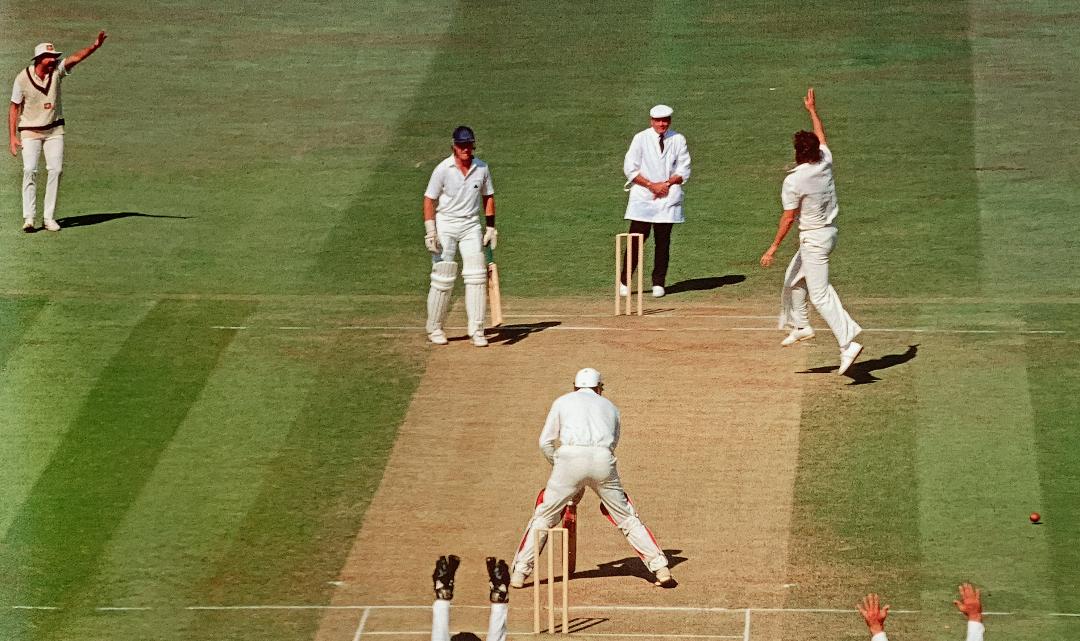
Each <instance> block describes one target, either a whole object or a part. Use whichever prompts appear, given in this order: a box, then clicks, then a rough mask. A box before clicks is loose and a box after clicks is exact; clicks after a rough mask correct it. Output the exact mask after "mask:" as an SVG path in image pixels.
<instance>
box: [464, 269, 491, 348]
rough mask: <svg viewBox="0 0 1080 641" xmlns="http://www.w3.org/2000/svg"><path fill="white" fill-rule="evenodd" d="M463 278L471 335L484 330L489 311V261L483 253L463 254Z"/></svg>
mask: <svg viewBox="0 0 1080 641" xmlns="http://www.w3.org/2000/svg"><path fill="white" fill-rule="evenodd" d="M461 260H462V263H463V265H462V268H461V279H462V280H464V281H465V312H466V314H468V316H469V336H472V335H473V334H475V333H476V332H482V331H484V313H485V312H486V311H487V261H486V260H484V255H483V254H470V255H468V256H462V258H461Z"/></svg>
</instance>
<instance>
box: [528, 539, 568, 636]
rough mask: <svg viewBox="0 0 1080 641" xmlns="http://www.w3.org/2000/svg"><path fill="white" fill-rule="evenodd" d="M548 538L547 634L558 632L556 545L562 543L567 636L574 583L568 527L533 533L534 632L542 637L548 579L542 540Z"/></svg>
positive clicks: (564, 626)
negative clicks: (542, 591) (543, 592)
mask: <svg viewBox="0 0 1080 641" xmlns="http://www.w3.org/2000/svg"><path fill="white" fill-rule="evenodd" d="M541 536H546V537H547V539H548V544H547V546H545V547H544V548H543V549H546V550H547V611H548V616H547V620H548V624H547V631H548V633H549V634H553V633H554V632H555V609H556V602H555V547H556V545H555V543H556V540H558V542H559V545H558V547H559V550H560V552H561V554H560V556H561V557H562V572H561V576H562V608H561V610H562V630H561V632H562V633H563V634H569V633H570V613H569V603H568V600H569V584H570V574H569V570H570V559H569V553H570V536H569V533H568V532H567V530H566V528H564V527H553V528H546V529H540V530H534V531H533V541H532V543H533V563H534V567H535V568H536V569H535V570H534V571H533V632H534V633H535V634H540V615H541V609H542V608H541V607H540V583H541V582H543V579H544V570H543V568H544V563H543V560H544V559H543V557H542V556H541V554H542V553H543V552H542V549H541V547H540V545H541V544H540V537H541Z"/></svg>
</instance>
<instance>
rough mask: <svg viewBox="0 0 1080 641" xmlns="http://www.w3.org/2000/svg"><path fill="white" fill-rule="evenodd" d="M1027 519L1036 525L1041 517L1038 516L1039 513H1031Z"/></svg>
mask: <svg viewBox="0 0 1080 641" xmlns="http://www.w3.org/2000/svg"><path fill="white" fill-rule="evenodd" d="M1028 518H1029V519H1031V522H1032V523H1038V522H1039V519H1041V518H1042V517H1041V516H1039V513H1038V512H1032V513H1031V514H1030V515H1029V516H1028Z"/></svg>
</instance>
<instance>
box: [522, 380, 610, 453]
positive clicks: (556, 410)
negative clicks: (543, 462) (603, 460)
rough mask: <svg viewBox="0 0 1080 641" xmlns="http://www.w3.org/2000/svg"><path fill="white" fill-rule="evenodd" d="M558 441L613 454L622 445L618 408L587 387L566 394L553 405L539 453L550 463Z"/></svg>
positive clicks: (542, 436) (542, 434) (541, 439)
mask: <svg viewBox="0 0 1080 641" xmlns="http://www.w3.org/2000/svg"><path fill="white" fill-rule="evenodd" d="M556 441H557V442H559V443H560V444H562V445H571V446H582V447H605V448H607V449H609V450H611V451H612V452H614V451H615V447H616V446H617V445H618V444H619V408H617V407H615V404H614V403H612V402H611V401H609V400H607V399H606V398H604V397H603V396H600V395H599V394H597V393H596V392H594V391H593V390H591V389H589V388H587V387H586V388H582V389H579V390H575V391H573V392H570V393H569V394H563V395H562V396H560V397H559V398H557V399H555V402H554V403H552V404H551V411H549V412H548V416H547V422H545V423H544V429H543V431H542V432H540V449H541V450H542V451H543V452H544V456H546V457H547V459H548V460H549V461H550V460H551V459H552V457H553V456H554V454H555V450H556V449H557V448H556V447H555V443H556Z"/></svg>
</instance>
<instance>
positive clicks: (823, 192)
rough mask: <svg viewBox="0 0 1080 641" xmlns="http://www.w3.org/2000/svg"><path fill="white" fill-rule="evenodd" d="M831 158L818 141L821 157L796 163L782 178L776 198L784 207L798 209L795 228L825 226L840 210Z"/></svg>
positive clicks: (803, 229) (830, 222) (810, 228)
mask: <svg viewBox="0 0 1080 641" xmlns="http://www.w3.org/2000/svg"><path fill="white" fill-rule="evenodd" d="M832 162H833V160H832V152H831V151H829V148H828V147H827V146H825V145H821V160H819V161H818V162H813V163H811V162H804V163H802V164H799V165H796V166H795V168H794V169H792V170H791V171H789V172H788V175H787V178H785V179H784V187H783V189H781V191H780V201H781V203H783V206H784V209H785V210H792V209H797V210H799V231H810V230H812V229H821V228H822V227H827V226H829V225H831V224H833V221H834V220H836V215H837V214H839V213H840V205H839V204H838V203H837V202H836V185H835V184H834V183H833V169H832Z"/></svg>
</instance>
